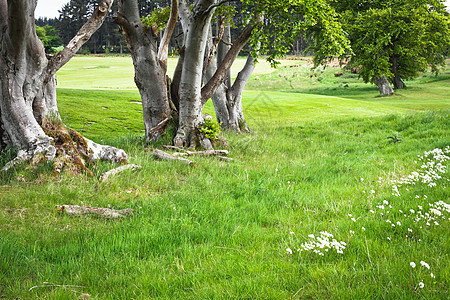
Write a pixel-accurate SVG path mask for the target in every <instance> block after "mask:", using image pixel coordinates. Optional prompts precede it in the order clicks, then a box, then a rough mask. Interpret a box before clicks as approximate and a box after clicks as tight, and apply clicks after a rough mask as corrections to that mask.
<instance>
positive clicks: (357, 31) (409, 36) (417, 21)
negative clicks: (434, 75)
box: [333, 0, 450, 95]
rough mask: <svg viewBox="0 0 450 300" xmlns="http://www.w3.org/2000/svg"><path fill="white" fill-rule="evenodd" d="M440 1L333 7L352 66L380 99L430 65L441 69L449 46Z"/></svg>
mask: <svg viewBox="0 0 450 300" xmlns="http://www.w3.org/2000/svg"><path fill="white" fill-rule="evenodd" d="M443 2H444V1H442V0H376V1H368V0H365V1H356V0H347V1H337V0H335V1H334V4H333V5H334V7H335V8H336V10H338V11H339V12H340V13H341V15H342V18H343V24H345V29H346V30H347V31H348V32H349V35H350V39H351V44H352V50H353V53H352V55H351V62H350V63H351V65H353V66H359V65H361V66H362V68H361V70H360V76H361V77H362V78H363V79H364V81H366V82H374V83H375V84H376V85H377V86H378V87H379V90H380V93H381V94H383V95H387V94H392V93H393V89H392V88H391V87H390V84H389V83H393V85H394V88H396V89H399V88H403V87H405V86H406V85H405V83H404V82H403V80H405V79H411V78H414V77H416V76H417V75H418V72H423V71H425V70H426V69H427V68H428V66H429V65H431V67H432V69H433V70H434V71H438V67H439V66H442V65H444V64H445V59H444V52H445V51H447V49H448V48H449V45H450V27H449V24H450V23H449V13H448V12H447V11H446V10H445V6H444V5H443Z"/></svg>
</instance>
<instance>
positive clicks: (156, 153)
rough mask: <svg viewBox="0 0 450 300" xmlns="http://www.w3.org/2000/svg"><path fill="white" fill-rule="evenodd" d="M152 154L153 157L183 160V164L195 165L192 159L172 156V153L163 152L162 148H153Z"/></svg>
mask: <svg viewBox="0 0 450 300" xmlns="http://www.w3.org/2000/svg"><path fill="white" fill-rule="evenodd" d="M152 156H153V157H154V158H155V159H158V160H166V161H168V160H178V161H181V162H183V163H185V164H188V165H194V166H195V165H196V164H195V163H194V162H193V161H191V160H189V159H185V158H181V157H176V156H174V155H172V154H169V153H166V152H164V151H162V150H158V149H154V150H153V152H152Z"/></svg>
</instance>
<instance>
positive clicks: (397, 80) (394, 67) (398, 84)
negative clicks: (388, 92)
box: [391, 56, 406, 90]
mask: <svg viewBox="0 0 450 300" xmlns="http://www.w3.org/2000/svg"><path fill="white" fill-rule="evenodd" d="M391 72H392V74H394V76H393V77H392V83H393V84H394V89H396V90H397V89H403V88H405V87H406V84H405V83H404V82H403V80H402V78H401V77H400V75H399V70H398V62H397V57H395V56H394V57H392V58H391Z"/></svg>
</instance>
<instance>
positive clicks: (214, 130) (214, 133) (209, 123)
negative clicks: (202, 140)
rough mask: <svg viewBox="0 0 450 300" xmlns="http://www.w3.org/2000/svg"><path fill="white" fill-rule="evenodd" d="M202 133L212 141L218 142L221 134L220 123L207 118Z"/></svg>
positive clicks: (201, 129)
mask: <svg viewBox="0 0 450 300" xmlns="http://www.w3.org/2000/svg"><path fill="white" fill-rule="evenodd" d="M200 132H202V133H203V134H204V135H205V136H206V137H207V138H208V139H210V140H217V139H218V138H219V134H220V123H218V122H217V121H216V119H214V118H205V124H203V125H202V127H201V128H200Z"/></svg>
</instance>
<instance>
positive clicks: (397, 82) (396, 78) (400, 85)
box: [392, 75, 406, 90]
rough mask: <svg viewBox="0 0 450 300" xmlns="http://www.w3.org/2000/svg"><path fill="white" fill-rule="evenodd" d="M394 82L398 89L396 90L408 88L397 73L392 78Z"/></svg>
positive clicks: (395, 87)
mask: <svg viewBox="0 0 450 300" xmlns="http://www.w3.org/2000/svg"><path fill="white" fill-rule="evenodd" d="M392 82H393V84H394V89H396V90H397V89H404V88H406V84H405V83H404V82H403V80H402V79H401V78H400V76H398V75H395V76H394V78H392Z"/></svg>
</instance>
